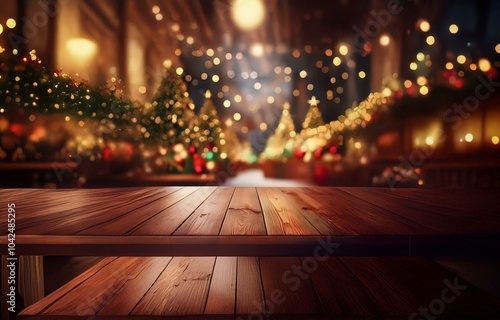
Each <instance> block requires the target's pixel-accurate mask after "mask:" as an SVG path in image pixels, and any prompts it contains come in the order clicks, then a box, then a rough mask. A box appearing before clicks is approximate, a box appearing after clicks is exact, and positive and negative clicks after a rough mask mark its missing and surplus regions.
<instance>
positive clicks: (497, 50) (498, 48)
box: [495, 43, 500, 53]
mask: <svg viewBox="0 0 500 320" xmlns="http://www.w3.org/2000/svg"><path fill="white" fill-rule="evenodd" d="M495 51H496V53H500V43H499V44H497V45H496V46H495Z"/></svg>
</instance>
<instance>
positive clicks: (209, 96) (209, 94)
mask: <svg viewBox="0 0 500 320" xmlns="http://www.w3.org/2000/svg"><path fill="white" fill-rule="evenodd" d="M205 98H206V99H210V98H212V93H211V92H210V90H207V91H206V92H205Z"/></svg>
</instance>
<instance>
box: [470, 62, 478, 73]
mask: <svg viewBox="0 0 500 320" xmlns="http://www.w3.org/2000/svg"><path fill="white" fill-rule="evenodd" d="M469 68H470V69H471V70H472V71H476V70H477V64H475V63H471V64H470V66H469Z"/></svg>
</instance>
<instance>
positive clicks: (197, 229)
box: [174, 187, 235, 236]
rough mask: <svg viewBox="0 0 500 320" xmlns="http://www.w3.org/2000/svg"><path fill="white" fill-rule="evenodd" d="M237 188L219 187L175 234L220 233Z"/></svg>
mask: <svg viewBox="0 0 500 320" xmlns="http://www.w3.org/2000/svg"><path fill="white" fill-rule="evenodd" d="M234 190H235V188H223V187H221V188H217V190H215V191H214V192H213V193H212V194H211V195H210V196H209V197H208V198H207V200H205V202H203V204H202V205H201V206H199V207H198V208H197V209H196V210H195V211H194V213H193V214H192V215H191V216H189V218H188V219H187V220H186V221H185V222H184V223H183V224H182V225H181V226H180V227H179V229H177V230H176V231H175V232H174V235H177V236H183V235H218V234H219V231H220V229H221V226H222V222H223V221H224V217H225V215H226V212H227V208H228V206H229V202H230V201H231V198H232V197H233V193H234Z"/></svg>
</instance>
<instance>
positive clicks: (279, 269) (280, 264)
mask: <svg viewBox="0 0 500 320" xmlns="http://www.w3.org/2000/svg"><path fill="white" fill-rule="evenodd" d="M260 268H261V274H262V284H263V288H264V297H265V299H266V301H267V302H266V314H295V315H297V314H313V315H314V314H321V313H323V311H322V308H321V304H320V303H319V301H318V299H317V297H316V293H315V291H314V289H313V285H312V282H311V280H310V278H309V276H308V275H307V274H306V273H305V271H304V268H303V267H302V263H301V261H300V259H299V258H296V257H279V258H275V257H269V258H260ZM297 270H299V271H297ZM269 302H270V303H269Z"/></svg>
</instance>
